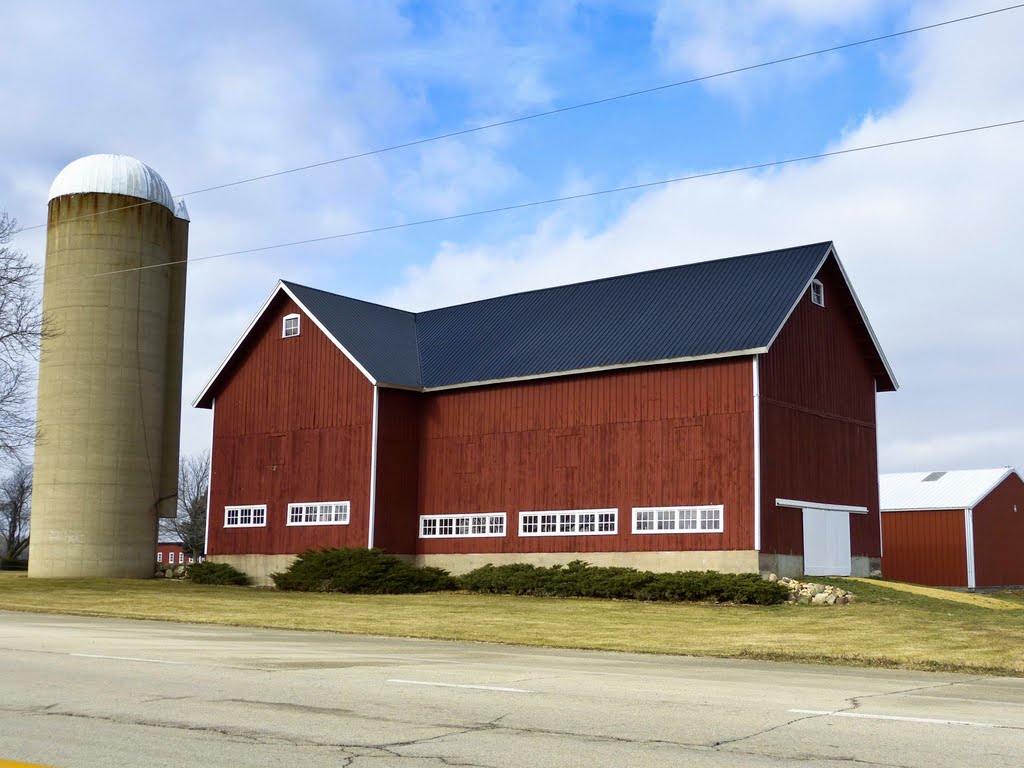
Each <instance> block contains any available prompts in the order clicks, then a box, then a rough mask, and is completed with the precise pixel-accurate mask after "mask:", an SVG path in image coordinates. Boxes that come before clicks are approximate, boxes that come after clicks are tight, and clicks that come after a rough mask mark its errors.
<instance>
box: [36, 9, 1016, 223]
mask: <svg viewBox="0 0 1024 768" xmlns="http://www.w3.org/2000/svg"><path fill="white" fill-rule="evenodd" d="M1021 8H1024V3H1017V4H1016V5H1008V6H1004V7H1002V8H995V9H993V10H990V11H982V12H980V13H974V14H971V15H969V16H959V17H957V18H954V19H946V20H945V21H938V22H935V23H933V24H925V25H922V26H919V27H912V28H910V29H904V30H900V31H898V32H890V33H888V34H885V35H877V36H875V37H869V38H865V39H864V40H855V41H854V42H850V43H842V44H840V45H833V46H830V47H828V48H820V49H818V50H815V51H807V52H805V53H797V54H793V55H790V56H783V57H782V58H778V59H771V60H769V61H762V62H760V63H757V64H748V65H746V66H743V67H736V68H734V69H727V70H724V71H722V72H715V73H712V74H708V75H701V76H699V77H692V78H689V79H688V80H677V81H675V82H672V83H664V84H662V85H656V86H652V87H650V88H643V89H641V90H637V91H629V92H628V93H620V94H616V95H614V96H606V97H604V98H600V99H593V100H591V101H582V102H579V103H577V104H570V105H567V106H564V107H558V108H556V109H549V110H545V111H543V112H533V113H531V114H526V115H520V116H519V117H512V118H508V119H506V120H498V121H496V122H493V123H484V124H483V125H477V126H473V127H471V128H463V129H460V130H458V131H449V132H447V133H440V134H437V135H435V136H427V137H425V138H421V139H414V140H413V141H406V142H403V143H401V144H392V145H391V146H387V147H379V148H377V149H369V150H366V151H365V152H358V153H356V154H353V155H343V156H341V157H335V158H332V159H330V160H322V161H320V162H316V163H310V164H308V165H299V166H296V167H294V168H286V169H284V170H281V171H274V172H272V173H264V174H261V175H259V176H250V177H248V178H244V179H238V180H236V181H229V182H225V183H223V184H215V185H213V186H210V187H202V188H200V189H194V190H192V191H191V192H184V193H182V194H180V195H174V197H175V199H181V198H184V197H190V196H192V195H200V194H203V193H205V192H214V191H216V190H220V189H228V188H231V187H238V186H242V185H244V184H251V183H253V182H256V181H264V180H266V179H274V178H277V177H279V176H287V175H289V174H293V173H300V172H302V171H309V170H313V169H315V168H323V167H325V166H328V165H336V164H338V163H345V162H348V161H350V160H358V159H360V158H364V157H372V156H374V155H382V154H385V153H388V152H394V151H396V150H399V149H408V148H409V147H416V146H420V145H422V144H430V143H432V142H435V141H442V140H444V139H452V138H456V137H458V136H466V135H468V134H472V133H479V132H481V131H487V130H491V129H492V128H501V127H503V126H507V125H515V124H516V123H523V122H526V121H528V120H536V119H538V118H542V117H551V116H552V115H560V114H564V113H566V112H573V111H575V110H578V109H587V108H589V107H596V106H600V105H602V104H610V103H612V102H615V101H623V100H625V99H632V98H635V97H637V96H646V95H648V94H651V93H658V92H660V91H666V90H670V89H672V88H680V87H682V86H684V85H694V84H695V83H703V82H707V81H709V80H715V79H718V78H721V77H727V76H729V75H736V74H740V73H743V72H750V71H753V70H756V69H764V68H766V67H773V66H776V65H778V64H785V63H787V62H791V61H799V60H800V59H807V58H811V57H814V56H822V55H824V54H826V53H835V52H836V51H842V50H847V49H850V48H857V47H859V46H863V45H870V44H872V43H878V42H882V41H884V40H892V39H894V38H897V37H905V36H907V35H913V34H916V33H918V32H926V31H928V30H932V29H939V28H940V27H948V26H951V25H953V24H960V23H961V22H965V21H973V20H975V19H980V18H984V17H986V16H994V15H995V14H998V13H1006V12H1008V11H1016V10H1020V9H1021ZM152 204H153V203H152V201H149V200H146V201H143V202H139V203H133V204H131V205H125V206H121V207H119V208H111V209H109V210H106V211H100V212H98V213H92V214H85V215H84V216H78V217H73V218H70V219H65V221H76V220H78V219H86V218H92V217H94V216H99V215H104V214H107V213H114V212H116V211H124V210H128V209H130V208H138V207H140V206H143V205H152ZM45 226H46V224H35V225H33V226H31V227H23V228H22V229H21V231H22V232H26V231H28V230H32V229H40V228H42V227H45Z"/></svg>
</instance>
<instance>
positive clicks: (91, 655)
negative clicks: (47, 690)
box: [68, 653, 186, 665]
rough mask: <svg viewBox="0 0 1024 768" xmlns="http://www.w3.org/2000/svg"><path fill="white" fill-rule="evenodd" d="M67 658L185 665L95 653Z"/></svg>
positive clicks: (78, 654)
mask: <svg viewBox="0 0 1024 768" xmlns="http://www.w3.org/2000/svg"><path fill="white" fill-rule="evenodd" d="M68 656H78V657H80V658H83V659H113V660H115V661H145V662H146V663H148V664H180V665H185V664H186V662H184V661H167V660H165V659H140V658H137V657H135V656H101V655H99V654H96V653H69V654H68Z"/></svg>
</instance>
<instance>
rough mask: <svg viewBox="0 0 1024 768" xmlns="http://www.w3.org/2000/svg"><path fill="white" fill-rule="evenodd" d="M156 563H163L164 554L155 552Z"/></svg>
mask: <svg viewBox="0 0 1024 768" xmlns="http://www.w3.org/2000/svg"><path fill="white" fill-rule="evenodd" d="M156 561H157V562H158V563H162V562H163V561H164V553H163V552H157V553H156Z"/></svg>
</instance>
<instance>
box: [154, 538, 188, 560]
mask: <svg viewBox="0 0 1024 768" xmlns="http://www.w3.org/2000/svg"><path fill="white" fill-rule="evenodd" d="M156 561H157V563H158V564H160V565H184V564H185V562H186V561H188V562H190V563H191V562H194V560H193V558H191V557H188V556H187V555H186V554H185V548H184V547H182V546H181V543H180V542H177V541H161V542H158V543H157V545H156Z"/></svg>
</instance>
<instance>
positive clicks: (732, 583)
mask: <svg viewBox="0 0 1024 768" xmlns="http://www.w3.org/2000/svg"><path fill="white" fill-rule="evenodd" d="M203 565H211V564H209V563H203ZM191 567H192V566H190V568H191ZM271 578H272V579H273V580H274V584H276V585H277V587H278V589H284V590H295V591H301V592H346V593H350V594H372V595H385V594H387V595H397V594H410V593H417V592H441V591H445V590H451V589H465V590H468V591H470V592H483V593H490V594H501V595H536V596H542V597H597V598H606V599H616V600H652V601H653V600H657V601H670V602H709V601H710V602H720V603H748V604H753V605H774V604H775V603H780V602H782V601H783V600H785V599H786V598H787V597H788V596H789V590H788V589H787V588H786V587H785V586H783V585H782V584H778V583H774V582H768V581H765V580H763V579H762V578H761V577H760V576H759V575H757V574H756V573H719V572H718V571H677V572H675V573H652V572H650V571H638V570H636V569H634V568H604V567H597V566H593V565H589V564H587V563H585V562H583V561H582V560H574V561H573V562H571V563H569V564H568V565H564V566H560V565H555V566H552V567H550V568H544V567H539V566H535V565H527V564H524V563H517V564H513V565H498V566H495V565H485V566H483V567H482V568H477V569H476V570H475V571H470V572H469V573H467V574H465V575H464V576H460V577H458V578H453V577H452V576H451V575H450V574H449V573H448V572H447V571H443V570H441V569H440V568H429V567H419V566H415V565H412V564H411V563H408V562H407V561H405V560H402V559H401V558H399V557H396V556H394V555H386V554H384V553H383V552H382V551H381V550H379V549H343V548H337V549H320V550H311V551H308V552H305V553H303V554H301V555H299V557H298V558H296V560H295V561H294V562H293V563H292V564H291V566H290V567H289V568H288V570H286V571H284V572H282V573H274V574H271ZM206 583H211V582H206ZM218 583H223V582H218Z"/></svg>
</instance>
